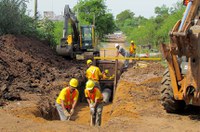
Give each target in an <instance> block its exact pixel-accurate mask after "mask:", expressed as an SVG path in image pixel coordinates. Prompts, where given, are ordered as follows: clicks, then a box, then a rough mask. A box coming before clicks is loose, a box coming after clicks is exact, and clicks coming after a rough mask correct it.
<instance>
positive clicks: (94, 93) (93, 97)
mask: <svg viewBox="0 0 200 132" xmlns="http://www.w3.org/2000/svg"><path fill="white" fill-rule="evenodd" d="M97 90H98V88H94V91H93V92H92V93H90V92H89V91H87V92H88V97H89V98H90V100H92V102H95V95H96V91H97ZM102 100H103V96H102V94H101V99H99V100H98V101H97V102H101V101H102Z"/></svg>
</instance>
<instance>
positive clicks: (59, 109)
mask: <svg viewBox="0 0 200 132" xmlns="http://www.w3.org/2000/svg"><path fill="white" fill-rule="evenodd" d="M55 106H56V109H57V111H58V114H59V117H60V120H61V121H65V120H69V119H70V116H65V114H64V111H63V109H62V106H61V105H60V104H58V103H55ZM68 111H69V110H68Z"/></svg>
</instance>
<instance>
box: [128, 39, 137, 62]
mask: <svg viewBox="0 0 200 132" xmlns="http://www.w3.org/2000/svg"><path fill="white" fill-rule="evenodd" d="M129 53H130V57H132V58H135V54H136V45H135V43H134V41H133V40H132V41H131V45H130V47H129ZM132 63H133V64H134V63H135V61H134V60H132Z"/></svg>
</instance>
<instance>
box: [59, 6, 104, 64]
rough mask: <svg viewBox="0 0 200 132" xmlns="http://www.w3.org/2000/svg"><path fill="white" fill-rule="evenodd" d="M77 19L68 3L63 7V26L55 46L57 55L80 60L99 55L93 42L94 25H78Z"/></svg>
mask: <svg viewBox="0 0 200 132" xmlns="http://www.w3.org/2000/svg"><path fill="white" fill-rule="evenodd" d="M78 23H79V21H78V19H77V17H76V16H75V14H74V13H73V12H72V11H71V9H70V7H69V5H65V8H64V28H63V37H62V38H61V42H60V44H59V45H57V47H56V52H57V54H58V55H61V56H63V57H69V58H72V59H74V58H76V59H80V60H84V59H89V58H93V57H94V56H99V53H100V52H99V50H98V48H97V45H96V42H95V30H94V29H95V27H94V25H83V26H80V27H79V25H78Z"/></svg>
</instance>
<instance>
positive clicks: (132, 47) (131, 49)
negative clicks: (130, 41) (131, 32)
mask: <svg viewBox="0 0 200 132" xmlns="http://www.w3.org/2000/svg"><path fill="white" fill-rule="evenodd" d="M129 52H130V54H133V53H135V45H130V48H129Z"/></svg>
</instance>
